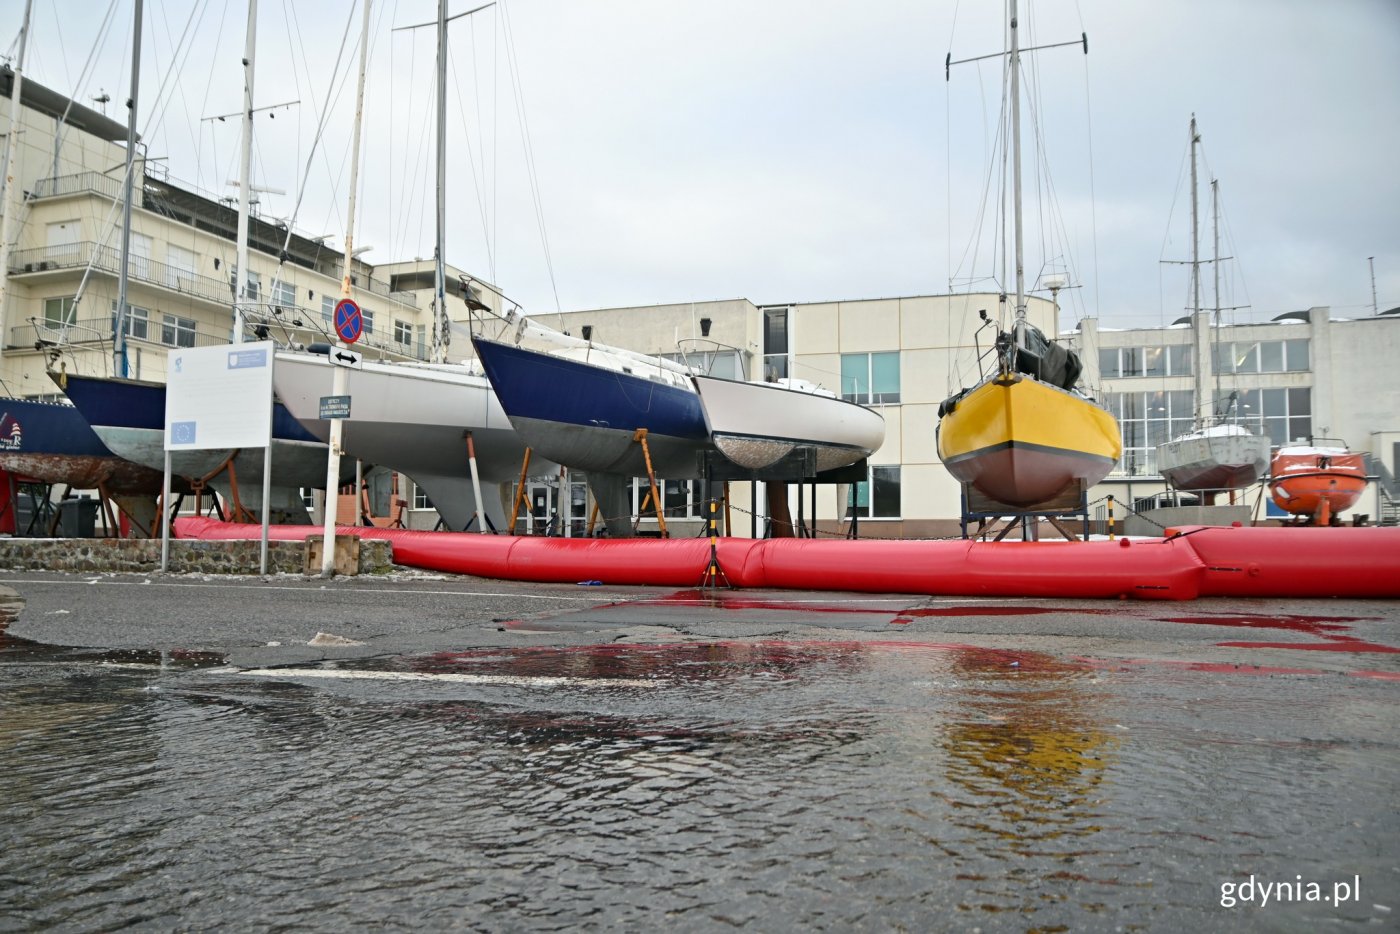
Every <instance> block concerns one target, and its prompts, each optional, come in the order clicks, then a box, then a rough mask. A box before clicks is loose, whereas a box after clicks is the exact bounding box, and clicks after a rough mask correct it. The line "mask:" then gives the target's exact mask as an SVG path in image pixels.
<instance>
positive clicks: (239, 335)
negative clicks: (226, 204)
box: [138, 0, 258, 344]
mask: <svg viewBox="0 0 1400 934" xmlns="http://www.w3.org/2000/svg"><path fill="white" fill-rule="evenodd" d="M138 2H139V0H138ZM257 29H258V0H248V31H247V34H246V35H245V37H244V42H243V151H242V153H241V155H240V157H239V164H238V260H237V262H238V268H237V270H235V274H234V279H235V282H234V286H233V342H234V343H235V344H241V343H243V305H244V303H245V302H246V301H247V299H248V274H249V270H248V200H249V198H248V174H249V169H250V167H251V164H252V161H253V49H254V47H255V45H256V43H257Z"/></svg>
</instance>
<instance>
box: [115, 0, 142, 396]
mask: <svg viewBox="0 0 1400 934" xmlns="http://www.w3.org/2000/svg"><path fill="white" fill-rule="evenodd" d="M140 86H141V0H136V24H135V27H134V35H133V36H132V40H131V99H130V100H128V101H127V102H126V106H127V115H126V180H125V182H124V183H123V185H122V191H123V194H122V254H121V255H122V262H121V269H119V270H117V319H116V322H115V323H114V327H113V330H114V332H115V333H113V335H112V375H113V376H120V377H121V378H123V379H125V378H126V377H127V375H128V372H129V370H128V367H127V362H126V316H127V299H126V296H127V280H128V279H129V277H130V273H129V272H128V267H129V266H130V265H131V197H132V187H133V186H132V182H133V178H132V176H133V175H135V174H136V92H137V90H138V89H139V88H140ZM144 172H145V170H144V169H143V170H142V173H143V174H144Z"/></svg>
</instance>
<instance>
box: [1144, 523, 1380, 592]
mask: <svg viewBox="0 0 1400 934" xmlns="http://www.w3.org/2000/svg"><path fill="white" fill-rule="evenodd" d="M1167 534H1168V535H1169V536H1176V537H1174V538H1171V539H1169V540H1170V541H1174V542H1179V543H1183V544H1187V545H1189V546H1190V547H1191V548H1192V549H1193V550H1194V551H1195V552H1196V554H1198V555H1199V556H1200V558H1201V561H1202V563H1203V564H1204V565H1205V572H1204V576H1203V577H1202V580H1201V594H1202V595H1203V596H1212V597H1361V598H1392V599H1394V598H1400V528H1390V527H1386V528H1378V527H1360V528H1355V527H1343V528H1331V527H1322V528H1282V527H1273V526H1250V527H1231V528H1225V527H1219V526H1186V527H1181V528H1175V529H1167Z"/></svg>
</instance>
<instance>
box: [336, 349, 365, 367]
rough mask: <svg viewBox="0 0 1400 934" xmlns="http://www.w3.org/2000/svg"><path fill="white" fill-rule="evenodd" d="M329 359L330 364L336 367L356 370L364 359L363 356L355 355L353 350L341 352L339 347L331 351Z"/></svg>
mask: <svg viewBox="0 0 1400 934" xmlns="http://www.w3.org/2000/svg"><path fill="white" fill-rule="evenodd" d="M330 358H331V363H334V364H335V365H336V366H348V367H350V368H352V369H356V370H358V369H359V368H360V363H361V361H363V360H364V358H365V357H364V354H360V353H356V352H355V351H353V350H342V349H340V348H339V347H334V348H332V349H331V352H330Z"/></svg>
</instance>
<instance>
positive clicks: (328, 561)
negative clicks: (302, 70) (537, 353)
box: [321, 0, 370, 577]
mask: <svg viewBox="0 0 1400 934" xmlns="http://www.w3.org/2000/svg"><path fill="white" fill-rule="evenodd" d="M369 8H370V0H365V13H364V19H363V23H362V25H361V28H360V75H359V79H358V83H357V86H356V89H355V127H354V130H353V132H352V134H351V136H352V139H353V142H352V143H351V146H350V206H349V208H348V210H347V211H346V215H345V263H344V265H343V267H342V269H341V273H340V297H341V298H342V299H345V298H349V297H350V269H351V264H352V263H354V261H355V253H354V250H355V189H357V188H358V187H359V184H360V181H359V180H360V123H361V118H362V116H363V115H364V109H365V70H366V67H367V64H368V60H369ZM343 346H344V345H343V344H342V343H341V342H340V341H336V344H335V347H336V348H339V347H343ZM334 353H335V348H332V350H331V354H334ZM326 362H327V363H330V364H331V369H332V370H334V371H335V372H334V373H332V374H331V394H332V395H336V396H343V395H345V394H346V389H347V388H348V387H347V383H348V382H349V379H350V371H349V370H348V369H347V368H346V367H343V366H340V365H339V364H336V363H335V362H334V361H332V360H331V358H330V355H329V354H328V355H327V356H326ZM344 439H345V419H343V418H332V419H331V432H330V440H329V441H328V442H327V445H326V447H327V451H326V508H325V510H324V512H325V515H324V516H323V522H322V527H321V576H322V577H330V576H332V575H333V574H335V525H336V519H337V518H338V515H337V514H338V513H339V511H340V456H341V454H342V453H343V451H342V447H343V445H344ZM359 492H360V487H359V483H358V481H357V482H356V485H355V497H356V499H355V504H356V505H355V508H356V509H357V510H358V509H359Z"/></svg>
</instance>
